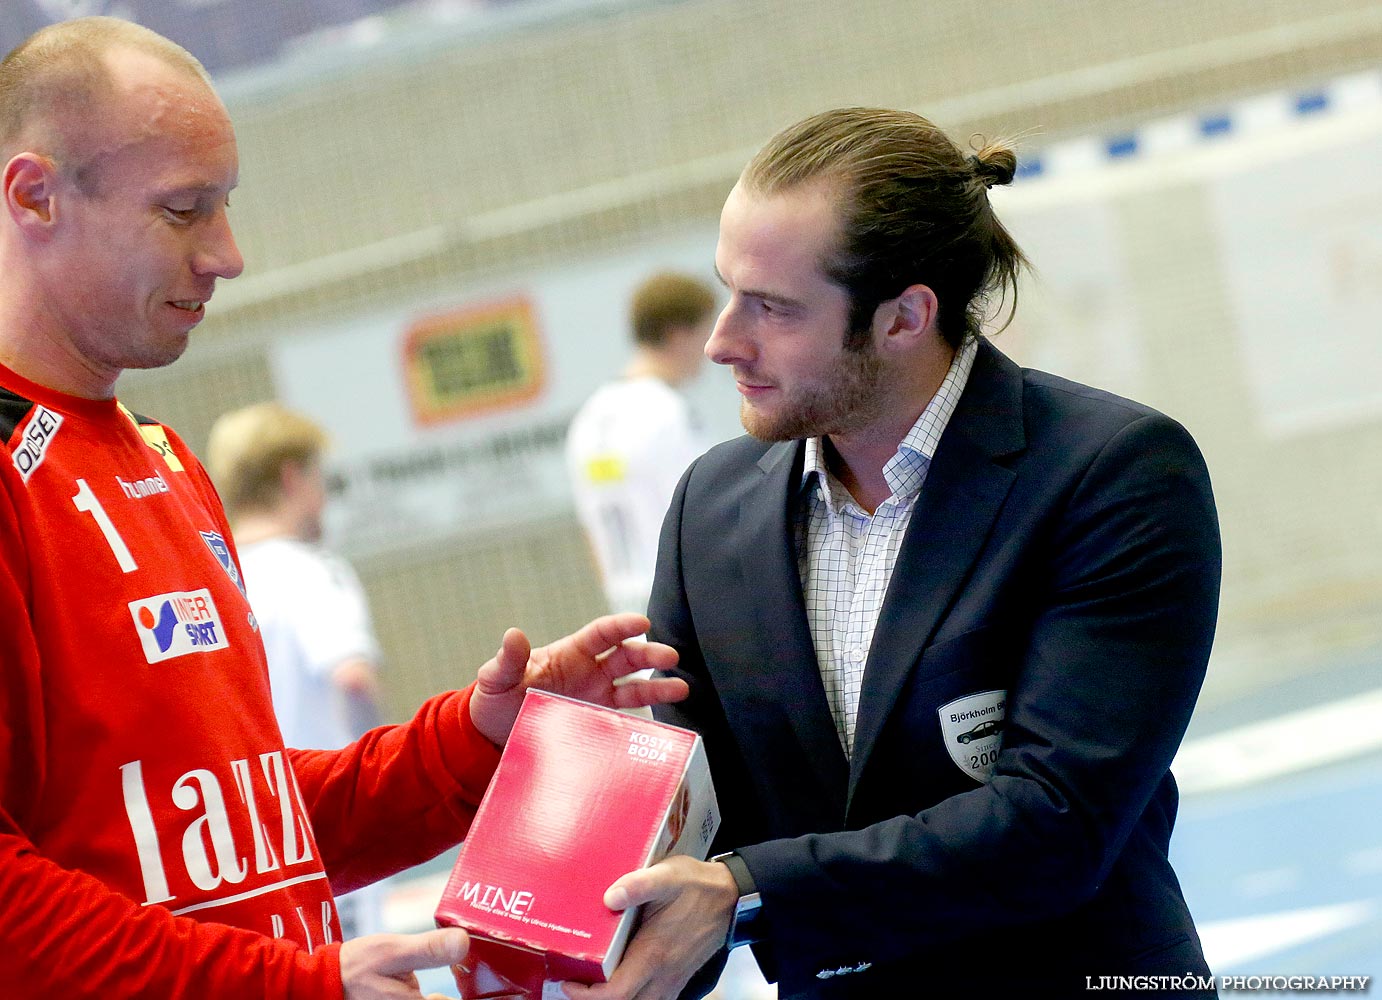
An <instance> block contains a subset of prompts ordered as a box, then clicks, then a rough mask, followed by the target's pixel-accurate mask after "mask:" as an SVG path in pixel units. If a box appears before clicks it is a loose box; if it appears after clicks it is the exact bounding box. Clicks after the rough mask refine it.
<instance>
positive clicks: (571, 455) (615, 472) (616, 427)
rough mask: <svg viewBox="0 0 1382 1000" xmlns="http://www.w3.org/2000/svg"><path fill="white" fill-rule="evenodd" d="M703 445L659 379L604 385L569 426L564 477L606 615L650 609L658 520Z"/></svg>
mask: <svg viewBox="0 0 1382 1000" xmlns="http://www.w3.org/2000/svg"><path fill="white" fill-rule="evenodd" d="M705 448H706V443H705V441H704V440H703V439H702V437H701V435H700V434H699V433H698V432H697V430H696V429H695V427H694V425H693V421H692V417H691V410H690V407H689V406H688V405H687V403H686V400H685V399H684V398H683V397H682V395H681V394H680V393H678V392H677V391H676V390H674V389H672V388H671V387H670V386H669V385H667V383H665V382H663V381H662V380H661V379H657V378H652V377H643V378H630V379H621V380H619V381H617V382H611V383H609V384H608V385H605V386H602V387H601V388H599V389H598V390H596V392H595V394H594V395H592V396H591V397H590V399H588V400H587V401H586V403H585V405H584V406H582V407H581V409H580V411H579V412H578V413H577V414H576V417H575V419H574V420H572V421H571V429H570V431H569V432H568V433H567V437H566V465H567V472H568V474H569V475H570V478H571V486H572V491H573V493H574V495H575V500H576V512H577V514H578V516H579V517H580V520H581V524H582V526H583V527H584V528H585V531H586V534H587V536H588V537H589V538H590V542H591V545H592V547H593V548H594V550H595V558H596V561H597V562H598V563H599V567H600V574H601V576H602V578H603V580H604V586H605V597H606V599H607V600H608V602H609V606H610V609H611V610H613V611H637V612H639V613H642V612H644V611H646V610H647V609H648V595H649V593H650V592H651V590H652V586H653V568H654V566H655V564H656V562H657V539H658V534H659V533H660V532H661V530H662V519H663V517H664V516H666V514H667V506H668V504H670V503H671V500H672V494H673V493H674V492H675V491H676V486H677V480H678V479H680V478H681V474H682V473H683V472H685V471H686V467H687V466H688V465H690V464H691V461H692V459H694V458H696V457H697V456H699V455H700V454H701V452H703V451H705Z"/></svg>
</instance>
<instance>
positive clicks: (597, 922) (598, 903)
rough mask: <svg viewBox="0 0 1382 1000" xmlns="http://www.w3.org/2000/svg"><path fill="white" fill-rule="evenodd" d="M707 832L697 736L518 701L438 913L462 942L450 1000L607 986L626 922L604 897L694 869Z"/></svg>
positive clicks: (714, 818)
mask: <svg viewBox="0 0 1382 1000" xmlns="http://www.w3.org/2000/svg"><path fill="white" fill-rule="evenodd" d="M719 823H720V813H719V808H718V806H717V805H716V802H715V790H714V788H713V787H712V786H711V782H710V768H709V765H708V764H707V763H706V757H705V746H704V744H703V743H702V742H701V738H700V737H699V736H698V735H696V734H695V733H693V732H691V731H690V730H686V729H680V728H678V727H676V726H668V725H664V724H662V723H659V722H653V721H652V720H650V719H644V718H639V717H636V716H632V715H627V714H625V713H623V712H618V711H615V710H614V709H609V708H601V707H598V706H595V705H588V704H586V703H584V702H579V701H574V700H572V699H570V698H563V697H561V696H559V695H552V694H547V693H546V692H542V691H531V690H530V691H529V692H528V693H527V695H526V696H525V698H524V700H523V705H522V707H521V708H520V709H519V712H518V719H517V721H515V723H514V727H513V732H512V733H511V734H510V736H509V741H508V743H507V744H506V745H505V747H504V753H503V756H502V757H501V758H500V761H499V769H498V770H497V771H496V772H495V774H494V779H493V780H492V781H491V782H490V786H489V789H488V790H487V791H486V792H485V797H484V799H483V800H482V801H481V802H480V809H479V812H478V813H477V814H476V816H475V822H474V823H473V824H472V825H471V828H470V833H469V835H468V836H467V837H466V839H465V843H464V844H462V845H461V851H460V855H459V856H458V857H457V859H456V865H455V868H454V869H453V870H452V872H451V879H450V881H449V882H448V883H447V886H446V891H445V892H444V893H443V894H442V899H441V903H440V905H439V906H438V907H437V912H436V920H437V924H438V925H439V926H455V927H462V928H464V929H465V930H467V931H469V932H470V936H471V944H470V952H469V954H468V955H467V957H466V960H465V962H464V963H462V964H461V965H460V966H457V967H456V968H455V970H454V971H455V973H456V983H457V985H458V986H459V987H460V990H461V995H462V996H463V997H465V998H466V1000H482V998H483V1000H498V998H503V997H521V998H525V1000H536V998H538V997H541V996H543V992H544V984H554V983H559V982H563V981H566V980H571V981H575V982H584V983H598V982H605V981H606V980H608V978H609V976H610V973H612V972H613V971H614V967H615V965H617V964H618V962H619V958H620V956H621V955H622V954H623V952H624V946H625V945H626V944H627V943H628V940H629V936H630V933H631V932H632V930H633V926H634V921H635V918H636V910H634V909H630V910H626V911H624V912H622V913H615V912H613V911H611V910H609V909H607V908H606V907H605V904H604V901H603V897H604V894H605V890H606V889H607V888H609V886H610V884H611V883H612V882H614V880H615V879H617V878H618V877H619V876H621V875H623V874H625V873H626V872H630V871H633V870H634V869H636V868H642V867H645V866H647V865H651V864H654V863H656V862H658V861H660V860H662V859H663V858H665V857H667V856H668V855H670V854H688V855H691V856H693V857H695V858H698V859H703V858H705V856H706V853H707V852H708V851H709V849H710V841H711V838H713V837H714V835H715V830H716V829H717V828H718V826H719ZM547 990H548V995H549V996H553V995H556V996H559V995H561V994H560V993H559V992H557V991H555V990H553V989H551V987H547Z"/></svg>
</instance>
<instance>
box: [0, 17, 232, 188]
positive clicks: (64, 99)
mask: <svg viewBox="0 0 1382 1000" xmlns="http://www.w3.org/2000/svg"><path fill="white" fill-rule="evenodd" d="M179 86H181V87H184V88H195V89H196V90H197V91H200V92H206V91H210V89H211V78H210V77H209V76H208V75H207V72H206V70H205V69H204V68H203V67H202V65H201V63H199V62H198V61H197V60H196V58H195V57H194V56H192V54H191V53H189V52H188V51H187V50H186V49H184V48H182V47H181V46H180V45H177V44H176V43H174V42H171V41H169V40H168V39H166V38H164V37H163V36H162V35H159V34H157V33H155V32H153V31H150V30H149V29H147V28H144V27H141V26H140V25H137V24H132V23H130V22H129V21H122V20H120V19H118V18H113V17H85V18H79V19H77V20H74V21H65V22H63V23H61V24H55V25H52V26H50V27H48V28H44V29H43V30H41V31H38V32H36V33H35V34H34V35H32V36H31V37H30V38H29V39H28V40H27V41H25V42H24V43H22V44H21V45H20V46H19V47H18V48H16V49H15V50H14V51H13V52H11V53H10V54H9V55H8V56H7V57H5V59H4V61H3V62H0V164H4V163H5V162H7V161H8V160H9V159H10V158H11V157H13V156H14V155H16V154H17V153H19V152H24V151H28V152H34V153H39V154H42V155H44V156H48V157H50V158H51V159H53V160H54V161H55V162H56V163H57V165H58V168H59V169H60V170H61V171H62V172H63V173H65V174H66V175H67V176H68V177H70V178H71V179H72V180H73V181H75V182H76V183H77V184H78V185H79V186H81V187H82V188H83V189H87V190H92V189H94V188H95V187H96V186H97V185H98V184H99V170H98V167H99V164H100V162H101V161H102V159H103V158H104V154H106V153H108V152H110V151H111V147H112V146H119V145H121V144H123V143H125V142H129V141H138V140H139V139H140V138H141V136H140V135H139V134H138V130H140V129H142V128H147V127H148V120H149V116H147V115H145V116H143V117H144V119H145V123H144V125H142V126H140V125H135V126H134V127H135V128H136V134H130V132H129V131H128V128H129V127H130V125H131V123H130V122H127V121H125V120H123V118H124V116H123V115H122V114H120V113H119V112H121V111H122V110H123V109H125V108H128V107H130V106H132V105H133V106H138V104H139V102H140V101H143V100H145V99H147V98H150V97H152V98H153V99H154V100H155V101H156V102H157V103H156V104H155V105H154V106H153V107H147V106H146V110H150V111H154V112H155V113H156V115H157V114H160V113H167V114H175V113H176V108H175V107H173V105H175V104H177V103H178V96H179V95H178V88H179ZM139 91H145V92H147V93H140V92H139ZM199 96H200V95H199ZM130 98H135V99H136V100H135V101H133V102H132V101H131V100H130Z"/></svg>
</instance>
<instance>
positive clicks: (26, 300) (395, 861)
mask: <svg viewBox="0 0 1382 1000" xmlns="http://www.w3.org/2000/svg"><path fill="white" fill-rule="evenodd" d="M238 172H239V162H238V156H237V153H236V144H235V137H234V132H233V130H232V127H231V123H230V120H229V117H228V115H227V113H226V110H225V107H224V106H223V105H222V104H221V101H220V99H219V98H218V97H217V96H216V94H215V93H214V91H213V90H212V88H211V85H210V81H209V79H208V78H207V76H206V73H205V71H204V70H203V68H202V67H201V65H200V64H199V63H197V61H196V60H195V59H194V58H192V57H191V56H190V55H189V54H188V53H187V52H186V51H185V50H183V49H181V48H180V47H178V46H177V45H174V44H173V43H171V42H169V41H168V40H166V39H164V38H162V37H160V36H159V35H157V34H155V33H153V32H151V31H148V30H147V29H144V28H140V27H138V26H135V25H132V24H130V23H128V22H125V21H120V20H116V19H112V18H82V19H78V20H74V21H70V22H66V23H63V24H59V25H56V26H53V27H51V28H47V29H44V30H42V31H40V32H38V33H37V34H35V35H34V36H32V37H31V38H30V39H29V40H27V41H26V42H25V43H23V44H22V45H20V46H19V47H18V48H17V49H15V50H14V51H13V52H11V53H10V54H9V55H8V56H6V57H5V59H4V60H3V61H2V62H0V442H3V445H4V451H5V453H4V455H3V457H0V664H3V670H0V899H3V900H4V905H3V907H0V984H3V992H4V995H5V996H6V997H16V998H24V1000H27V998H37V997H59V996H61V997H78V996H89V997H100V998H102V1000H134V998H148V997H198V998H202V1000H220V998H224V1000H231V998H234V1000H242V998H245V997H293V998H295V1000H307V998H311V1000H318V998H320V1000H341V998H343V997H344V998H346V1000H385V998H406V997H417V996H418V995H419V992H418V988H417V981H416V978H415V977H414V975H413V970H415V969H420V968H433V967H438V966H445V965H450V964H452V963H454V962H456V961H458V960H459V959H460V958H461V957H462V956H463V955H464V953H465V950H466V948H467V946H468V938H467V936H466V935H465V933H464V932H462V931H459V930H455V929H448V930H439V931H433V932H430V933H427V934H420V935H387V934H386V935H372V936H369V937H363V938H357V939H355V940H352V941H346V942H344V943H341V928H340V923H339V921H338V919H337V915H336V910H335V906H334V903H333V898H332V888H333V886H334V887H336V888H339V889H342V890H346V889H350V888H354V887H357V886H360V885H365V884H368V883H371V882H374V881H377V880H378V879H380V878H383V877H386V876H388V875H391V874H393V873H395V872H397V871H401V870H403V869H405V868H408V867H411V866H413V865H416V864H418V863H420V862H422V861H425V860H427V859H430V858H432V857H434V856H436V855H437V854H438V853H440V852H441V851H443V850H445V849H447V848H448V847H451V846H453V845H455V844H456V843H457V842H458V841H459V840H460V839H461V838H462V837H463V836H464V835H465V833H466V830H467V828H468V826H469V824H470V821H471V820H472V818H473V817H474V813H475V809H476V807H477V805H478V803H479V801H480V797H481V796H482V795H483V793H484V789H485V786H486V785H487V783H488V782H489V780H490V777H491V776H492V774H493V771H494V768H495V766H496V765H497V763H498V759H499V753H500V747H501V746H502V745H503V743H504V741H505V740H506V739H507V737H508V733H509V730H510V728H511V727H512V725H513V720H514V718H515V716H516V715H517V713H518V708H519V705H520V703H521V701H522V698H523V694H524V692H525V691H526V690H527V689H528V688H529V687H531V686H539V687H543V688H545V689H548V690H553V691H556V692H558V693H562V694H566V695H568V696H571V697H576V698H582V699H585V700H589V701H594V702H597V703H600V704H604V705H611V706H613V707H619V708H627V707H631V706H633V705H637V704H647V703H649V702H651V701H653V700H658V699H663V698H674V697H679V696H681V695H682V694H684V693H685V684H684V683H683V682H682V681H679V680H670V679H665V678H664V679H659V680H645V681H640V682H635V683H631V684H623V685H620V686H618V687H616V686H615V685H614V680H615V679H616V678H618V677H621V676H624V675H626V674H628V673H631V672H634V671H637V670H642V669H646V668H649V667H659V668H666V667H670V666H671V665H672V664H673V663H674V662H675V654H674V653H673V652H672V651H671V650H670V649H668V648H667V647H665V646H659V645H657V644H645V643H626V642H625V640H626V639H630V638H632V637H633V636H636V635H640V634H642V633H643V632H644V631H645V630H646V628H647V624H648V623H647V620H646V619H645V618H643V617H642V616H639V615H612V616H607V617H605V618H601V619H597V620H596V621H595V622H593V623H591V624H590V625H587V626H586V627H585V628H583V629H581V630H580V631H578V632H576V633H575V634H573V635H571V636H567V637H566V638H563V639H560V640H558V641H556V642H554V643H551V644H550V645H548V646H544V647H541V648H538V649H530V647H529V644H528V641H527V639H526V638H525V637H524V635H523V633H522V632H520V631H519V630H517V629H510V630H509V631H508V632H507V633H505V635H504V638H503V641H502V645H501V648H500V651H499V652H498V653H497V654H496V656H495V657H494V658H493V659H491V660H490V661H489V662H487V663H486V664H484V665H483V666H481V667H480V670H479V674H478V678H477V680H476V682H475V683H474V684H472V685H471V686H470V687H468V688H466V689H464V690H462V691H452V692H447V693H445V694H441V695H438V696H437V697H435V698H432V699H429V700H428V701H427V702H426V703H424V705H423V706H422V707H421V709H420V710H419V711H418V712H417V714H416V715H415V716H414V717H413V718H412V720H410V721H409V722H407V723H405V724H403V725H400V726H392V727H382V728H379V729H375V730H372V731H371V733H370V734H369V735H367V736H366V737H365V738H364V739H362V740H360V741H358V742H356V743H353V744H351V745H350V746H349V747H347V748H346V749H344V750H336V751H329V750H328V751H320V750H318V751H313V750H295V749H294V750H290V749H286V748H285V746H284V743H283V740H282V737H281V736H280V734H279V731H278V726H277V724H276V722H275V719H274V715H273V709H272V704H271V701H270V695H269V683H268V667H267V664H266V662H265V656H264V647H263V643H262V642H261V641H260V637H259V635H258V632H257V625H256V621H255V617H254V615H253V614H252V613H251V610H250V605H249V602H248V601H247V600H246V598H245V596H244V592H243V590H242V589H241V574H240V572H239V569H240V568H239V565H238V563H237V561H236V554H235V546H234V542H233V540H232V538H231V535H230V529H229V526H228V525H227V523H226V518H225V514H224V511H223V510H222V507H221V503H220V500H219V499H218V497H217V495H216V492H215V490H214V488H213V487H212V485H211V481H210V479H209V478H208V476H207V475H206V473H205V471H204V469H203V468H202V466H201V464H200V463H199V462H198V461H197V459H196V458H195V457H194V456H193V455H192V453H191V452H190V451H189V450H188V448H187V446H186V445H185V444H184V443H183V442H182V440H181V439H180V438H179V437H178V436H177V435H176V434H175V433H174V432H173V431H171V430H170V429H168V428H166V427H164V426H163V425H161V424H159V423H157V422H155V421H153V420H149V419H147V418H144V417H139V416H136V415H135V414H133V413H131V412H130V411H129V410H127V409H125V408H124V407H123V406H121V405H120V403H119V402H118V400H117V399H116V396H115V383H116V381H117V380H118V378H119V376H120V373H121V372H122V371H123V370H124V369H127V368H156V367H160V366H163V365H167V364H171V363H172V362H173V361H175V360H176V359H177V358H178V357H179V356H181V354H182V353H183V351H184V350H185V349H186V347H187V344H188V339H189V337H190V335H191V332H192V330H193V329H194V328H195V327H196V326H197V324H198V323H199V322H200V321H201V319H202V317H203V315H204V313H205V305H206V302H207V301H208V300H209V299H210V298H211V296H212V293H213V291H214V289H215V286H216V282H217V280H218V279H222V278H225V279H229V278H234V277H235V276H236V275H238V274H239V273H240V272H241V270H242V268H243V261H242V260H241V257H240V252H239V250H238V248H237V247H236V244H235V240H234V237H233V236H232V234H231V229H230V223H229V221H228V214H227V203H228V200H229V197H230V192H231V190H232V189H233V188H235V186H236V183H237V179H238ZM328 879H329V881H328Z"/></svg>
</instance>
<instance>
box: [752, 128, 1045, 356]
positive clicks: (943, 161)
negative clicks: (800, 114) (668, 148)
mask: <svg viewBox="0 0 1382 1000" xmlns="http://www.w3.org/2000/svg"><path fill="white" fill-rule="evenodd" d="M1016 170H1017V156H1016V154H1015V153H1014V152H1013V150H1012V149H1011V148H1010V147H1008V146H1007V145H1005V144H1004V143H1002V142H997V141H995V142H989V143H986V144H984V145H983V146H982V148H980V149H979V150H978V152H976V153H975V154H974V155H972V156H966V155H965V154H964V153H963V152H962V151H961V150H960V149H959V147H957V146H956V145H955V143H954V142H952V141H951V140H950V138H949V137H948V136H947V135H946V134H945V133H944V132H942V131H941V130H940V129H939V128H937V127H936V126H935V125H933V124H932V123H931V122H929V121H927V120H926V119H925V118H923V117H921V116H920V115H917V114H913V113H911V112H909V111H892V110H887V109H883V108H838V109H835V110H833V111H825V112H822V113H820V114H817V115H813V116H811V117H810V118H807V119H805V120H803V121H800V122H798V123H797V124H795V125H792V126H790V127H788V128H786V129H784V130H783V131H782V132H779V133H778V134H777V135H775V136H774V137H773V138H772V139H770V140H769V141H768V144H767V145H766V146H764V147H763V149H761V150H760V151H759V152H758V154H757V155H756V156H755V157H754V158H753V159H752V160H751V161H750V162H749V165H748V166H747V167H746V168H745V169H744V173H743V176H742V177H741V178H740V183H741V184H743V185H744V186H745V187H746V188H747V189H749V190H751V191H754V192H757V193H760V194H777V193H782V192H785V191H788V190H791V189H793V188H797V187H800V186H802V185H808V184H824V185H828V187H829V192H830V194H831V195H832V196H833V198H834V200H835V203H836V204H837V205H838V206H839V209H838V211H839V226H840V235H839V238H838V240H837V242H836V244H835V249H834V251H833V252H832V253H831V254H830V255H828V257H827V259H826V260H824V261H822V268H823V270H824V271H825V273H826V275H827V276H829V277H830V279H831V280H833V281H835V282H836V283H838V284H839V285H840V286H841V287H843V288H844V289H845V291H846V292H848V294H849V296H850V317H849V331H848V332H847V333H846V335H845V346H846V347H848V348H850V349H851V350H859V349H862V348H863V347H864V345H866V344H867V343H868V342H869V339H870V327H871V324H872V321H873V315H874V312H875V311H876V310H877V308H878V306H879V305H880V304H881V303H883V302H886V301H887V300H889V299H892V298H896V297H897V296H898V295H900V294H901V293H902V292H903V291H904V290H905V289H906V288H907V287H908V286H910V285H914V284H921V285H926V286H928V287H929V288H930V289H931V290H932V291H933V292H935V293H936V299H937V301H938V303H939V315H938V317H937V324H938V326H939V328H940V332H941V335H942V336H944V337H945V339H946V340H947V341H948V342H949V343H950V344H951V345H952V346H955V347H958V346H959V345H960V344H961V343H962V342H963V341H964V339H965V338H966V337H967V336H970V335H972V334H977V333H978V332H979V329H980V327H981V325H982V323H983V320H984V317H985V315H986V313H987V311H988V307H989V303H990V301H991V299H992V298H993V296H994V294H995V293H997V295H998V298H999V301H1002V300H1003V299H1005V298H1006V296H1007V293H1008V292H1009V291H1011V293H1012V307H1011V308H1015V307H1016V302H1017V275H1018V272H1019V271H1020V270H1021V268H1022V267H1024V266H1025V265H1026V264H1027V259H1026V257H1025V256H1024V255H1023V253H1022V251H1021V249H1020V248H1019V247H1018V245H1017V243H1016V242H1015V241H1014V240H1013V238H1012V236H1011V235H1010V234H1009V233H1008V231H1007V229H1006V228H1004V226H1003V224H1002V223H1001V222H999V221H998V217H997V215H995V214H994V211H993V207H992V206H991V205H990V204H989V198H988V190H989V188H991V187H993V186H994V185H995V184H1007V183H1010V182H1011V181H1012V179H1013V175H1014V173H1015V172H1016ZM1009 320H1011V311H1010V312H1009ZM1004 325H1006V324H1004Z"/></svg>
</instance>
